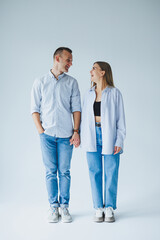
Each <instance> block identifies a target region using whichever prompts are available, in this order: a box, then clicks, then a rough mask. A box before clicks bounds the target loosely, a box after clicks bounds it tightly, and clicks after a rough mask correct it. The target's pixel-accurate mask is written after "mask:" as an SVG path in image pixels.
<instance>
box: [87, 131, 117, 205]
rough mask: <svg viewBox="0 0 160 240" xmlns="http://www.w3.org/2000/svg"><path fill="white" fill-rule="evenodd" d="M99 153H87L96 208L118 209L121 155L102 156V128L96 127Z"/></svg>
mask: <svg viewBox="0 0 160 240" xmlns="http://www.w3.org/2000/svg"><path fill="white" fill-rule="evenodd" d="M96 140H97V152H87V161H88V168H89V175H90V182H91V189H92V199H93V206H94V208H96V209H97V208H103V207H112V208H113V209H116V200H117V185H118V169H119V153H118V154H116V155H113V154H111V155H102V133H101V127H97V126H96ZM102 156H104V202H103V162H102Z"/></svg>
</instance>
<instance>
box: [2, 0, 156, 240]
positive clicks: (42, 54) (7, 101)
mask: <svg viewBox="0 0 160 240" xmlns="http://www.w3.org/2000/svg"><path fill="white" fill-rule="evenodd" d="M159 11H160V1H159V0H135V1H131V0H121V1H120V0H119V1H118V0H117V1H116V0H112V1H111V0H99V1H95V0H93V1H91V0H90V1H89V0H88V1H87V0H86V1H84V0H81V1H76V0H75V1H74V0H68V1H65V0H59V1H56V0H53V1H49V0H48V1H42V0H41V1H35V0H34V1H30V0H28V1H25V0H21V1H20V0H19V1H18V0H15V1H11V0H10V1H9V0H5V1H1V2H0V25H1V38H0V41H1V44H0V52H1V54H0V55H1V56H0V58H1V64H0V67H1V78H0V83H1V84H0V86H1V87H0V92H1V94H0V111H1V117H0V121H1V138H0V146H1V147H0V149H1V150H0V156H1V157H0V204H1V206H2V208H3V209H4V206H7V204H8V205H9V206H11V205H14V207H15V208H16V207H17V206H21V205H22V206H23V205H25V206H29V205H30V204H32V205H33V206H37V205H40V206H48V205H47V204H48V201H47V193H46V187H45V173H44V167H43V163H42V158H41V150H40V144H39V136H38V133H37V131H36V129H35V126H34V124H33V121H32V118H31V115H30V91H31V87H32V84H33V81H34V79H35V77H38V76H42V75H43V74H45V73H47V72H48V71H49V69H50V68H51V67H52V64H53V61H52V55H53V52H54V50H55V49H56V48H58V47H59V46H67V47H69V48H71V49H72V50H73V66H72V67H71V68H70V71H69V74H70V75H72V76H74V77H75V78H76V79H77V80H78V83H79V87H80V91H81V96H82V99H83V95H84V93H85V91H86V90H87V89H88V88H89V86H90V74H89V71H90V70H91V68H92V64H93V63H94V62H95V61H98V60H102V61H107V62H109V63H110V65H111V67H112V70H113V77H114V82H115V85H116V87H118V88H119V89H120V91H121V92H122V95H123V99H124V106H125V113H126V126H127V137H126V140H125V149H124V154H123V155H122V157H121V163H120V172H119V190H118V209H120V210H121V209H125V210H124V211H122V214H121V216H120V218H123V219H124V218H125V217H129V216H131V217H133V216H135V215H136V216H138V217H140V216H143V217H146V218H147V217H149V214H152V213H154V214H155V215H154V217H156V219H158V223H159V222H160V207H159V197H160V176H159V168H160V158H159V157H158V156H159V130H160V125H159V123H160V110H159V109H160V108H159V105H158V103H159V100H160V96H159V92H160V81H159V76H160V68H159V64H160V44H159V42H160V31H159V29H160V14H159ZM71 174H72V186H71V203H70V204H71V208H72V209H73V211H74V209H75V211H76V209H78V210H79V211H80V210H82V211H83V210H84V212H85V211H86V209H90V210H92V200H91V192H90V183H89V176H88V168H87V163H86V158H85V153H84V152H82V150H81V149H80V148H79V149H76V150H74V154H73V158H72V169H71ZM5 213H6V212H5ZM33 214H34V211H33ZM89 214H90V213H89ZM77 217H78V216H77ZM156 222H157V221H156ZM144 228H145V229H147V227H146V226H144ZM91 231H92V230H91ZM3 234H5V233H3ZM16 234H17V235H15V236H16V237H17V236H18V232H17V233H16ZM19 236H21V237H22V235H19ZM148 236H150V237H151V236H152V237H154V239H156V237H157V239H158V237H159V236H160V234H159V235H158V228H156V227H155V228H153V231H151V232H150V235H148ZM93 237H94V236H93ZM30 239H31V238H30ZM39 239H41V238H39ZM42 239H43V238H42ZM150 239H151V238H150Z"/></svg>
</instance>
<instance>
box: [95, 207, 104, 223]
mask: <svg viewBox="0 0 160 240" xmlns="http://www.w3.org/2000/svg"><path fill="white" fill-rule="evenodd" d="M93 221H94V222H103V208H97V209H96V211H95V215H94V217H93Z"/></svg>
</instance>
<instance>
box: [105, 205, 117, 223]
mask: <svg viewBox="0 0 160 240" xmlns="http://www.w3.org/2000/svg"><path fill="white" fill-rule="evenodd" d="M104 221H105V222H110V223H111V222H115V217H114V212H113V208H112V207H108V208H106V209H105V219H104Z"/></svg>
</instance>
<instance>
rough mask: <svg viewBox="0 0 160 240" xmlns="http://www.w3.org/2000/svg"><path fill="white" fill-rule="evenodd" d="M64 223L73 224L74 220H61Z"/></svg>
mask: <svg viewBox="0 0 160 240" xmlns="http://www.w3.org/2000/svg"><path fill="white" fill-rule="evenodd" d="M61 222H62V223H71V222H72V220H61Z"/></svg>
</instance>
